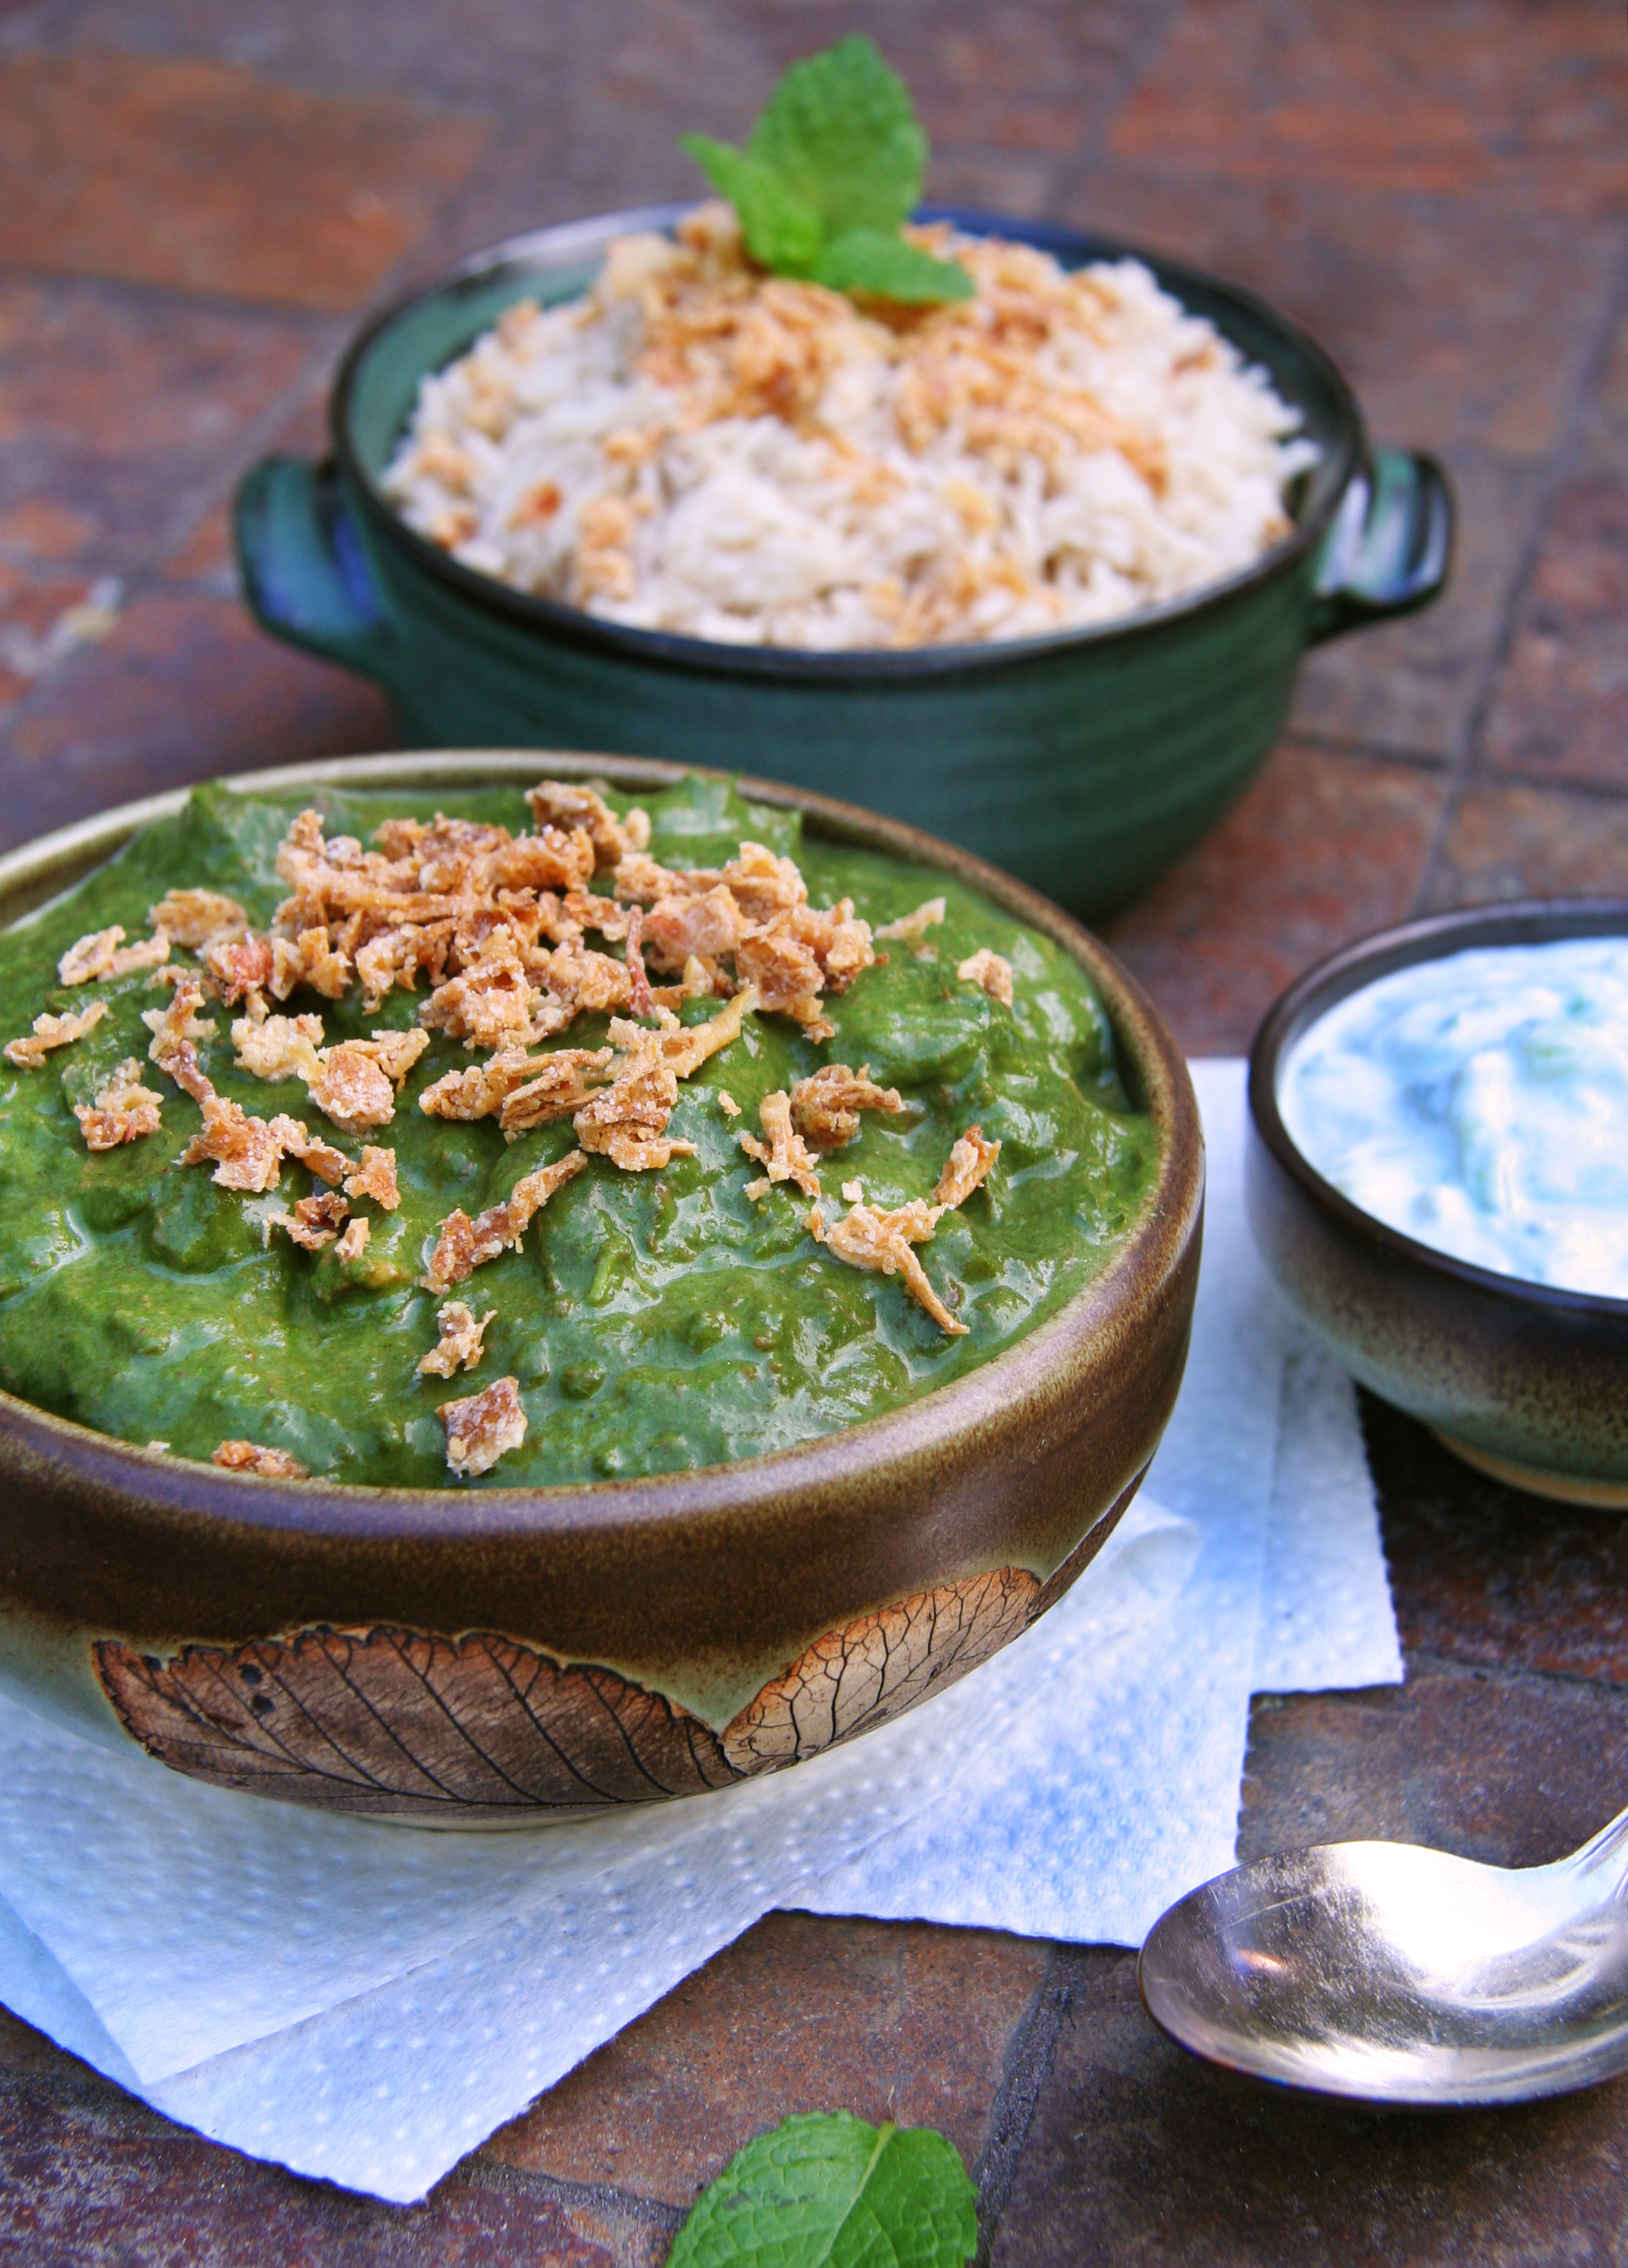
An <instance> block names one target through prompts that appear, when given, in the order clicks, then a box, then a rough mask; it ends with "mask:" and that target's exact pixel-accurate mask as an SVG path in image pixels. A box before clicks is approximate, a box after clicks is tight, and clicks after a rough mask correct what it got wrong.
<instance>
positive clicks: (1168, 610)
mask: <svg viewBox="0 0 1628 2268" xmlns="http://www.w3.org/2000/svg"><path fill="white" fill-rule="evenodd" d="M693 206H694V201H693V199H691V200H686V201H684V202H681V203H663V204H654V205H642V206H635V207H631V208H629V209H628V210H626V211H617V212H610V213H601V214H596V215H593V216H591V217H588V218H584V219H581V220H575V221H565V222H561V223H559V224H556V225H554V226H552V227H548V228H542V229H534V230H532V231H530V232H527V233H525V234H524V235H520V236H513V237H508V238H505V239H503V240H502V242H501V243H498V244H495V245H491V246H488V247H486V249H484V250H482V251H480V252H474V253H471V254H466V256H465V257H464V258H463V259H461V260H459V261H457V262H456V263H455V264H454V265H453V266H452V267H451V268H450V269H446V270H444V272H443V273H442V274H441V275H440V276H436V277H433V278H432V279H431V280H429V282H427V283H421V284H414V285H413V286H412V287H411V288H409V289H408V290H407V291H403V292H402V293H400V295H399V296H398V297H397V298H394V299H392V300H391V301H389V302H388V303H387V304H386V305H385V306H383V307H382V308H380V309H379V311H378V313H376V314H374V315H372V316H370V317H369V318H368V320H366V321H365V322H364V323H363V326H362V328H361V329H360V330H358V331H357V333H356V335H355V336H354V337H353V338H352V340H351V342H350V343H349V344H348V347H347V348H346V350H345V353H344V356H343V357H342V359H341V363H340V365H339V370H338V372H337V374H336V376H335V378H334V386H333V389H332V392H331V394H330V396H329V401H328V426H329V432H330V435H331V438H332V442H333V448H334V458H335V460H336V461H337V463H338V465H339V467H340V469H341V473H342V474H343V475H344V478H345V480H346V482H347V484H348V488H349V490H350V491H351V493H352V494H353V495H354V496H356V497H357V498H358V499H359V501H360V503H361V505H362V508H363V512H364V514H365V516H366V518H367V519H368V520H369V522H370V525H371V526H372V527H374V529H375V530H376V531H377V532H378V534H379V535H380V536H381V538H382V539H383V540H385V541H386V542H387V543H390V544H392V545H394V546H395V547H396V548H397V549H400V550H401V551H403V552H404V553H405V554H406V555H407V557H408V558H409V559H411V560H412V561H413V562H414V564H415V565H416V566H417V567H419V568H420V569H421V570H422V571H423V572H425V573H427V574H429V576H430V577H431V578H434V579H435V580H436V581H438V582H440V583H442V584H444V585H447V586H449V587H450V588H451V590H453V591H455V592H456V593H458V594H459V595H460V596H461V597H463V598H466V599H468V600H472V601H473V602H475V603H477V604H478V605H480V606H481V607H482V608H486V609H488V610H489V611H495V612H496V613H498V614H501V615H510V616H511V617H513V618H514V619H516V620H517V621H519V622H524V623H525V624H526V625H527V626H528V627H529V628H530V629H532V630H541V631H546V632H547V633H548V634H549V635H550V636H551V637H554V638H555V639H558V640H561V641H563V642H564V643H567V644H573V645H576V646H583V647H587V648H590V649H592V650H596V651H607V650H608V651H610V652H619V653H622V654H625V655H626V656H627V658H628V659H634V660H637V661H639V662H641V663H642V664H644V665H645V666H657V667H667V668H671V669H678V670H693V671H705V672H708V673H709V674H720V673H721V674H724V675H746V676H759V677H760V676H767V677H770V678H780V679H788V680H791V681H797V682H808V683H812V684H831V683H843V682H849V681H857V682H862V683H872V682H876V681H891V680H894V679H901V680H905V681H913V680H915V679H918V678H924V677H925V678H931V677H939V676H944V675H958V674H965V673H969V672H982V671H986V670H999V669H1002V668H1006V669H1010V668H1013V667H1016V666H1022V665H1023V664H1024V663H1030V662H1034V661H1037V660H1044V659H1048V658H1050V657H1052V656H1054V655H1059V654H1066V653H1071V652H1074V651H1076V650H1081V649H1088V650H1089V649H1094V648H1096V647H1098V646H1101V645H1104V644H1112V643H1113V642H1114V641H1115V640H1118V639H1122V638H1131V639H1135V638H1140V637H1148V636H1151V635H1154V634H1156V633H1157V632H1159V631H1161V630H1163V629H1164V628H1165V627H1166V626H1167V625H1168V624H1170V623H1172V622H1184V621H1186V620H1188V619H1189V618H1191V617H1195V616H1198V615H1203V614H1204V613H1205V612H1206V610H1208V609H1211V608H1221V607H1224V606H1225V605H1226V604H1227V602H1228V600H1231V599H1233V598H1236V596H1237V595H1238V594H1239V593H1242V592H1243V591H1246V590H1248V589H1250V588H1251V587H1253V586H1256V585H1266V584H1269V583H1271V582H1273V581H1275V580H1276V579H1277V578H1279V577H1280V576H1281V575H1284V574H1287V572H1288V571H1290V570H1291V569H1292V568H1294V566H1295V565H1296V563H1298V562H1299V561H1300V560H1301V559H1302V557H1303V556H1305V554H1306V553H1307V552H1308V551H1309V550H1311V549H1313V548H1314V547H1316V545H1317V544H1319V543H1321V542H1322V541H1323V540H1324V537H1325V536H1326V535H1327V534H1328V532H1329V530H1330V528H1331V527H1332V526H1333V524H1334V521H1335V519H1336V517H1337V515H1338V512H1339V509H1340V506H1341V504H1342V503H1343V502H1344V500H1345V497H1346V492H1347V491H1348V490H1349V489H1350V486H1351V482H1352V480H1353V476H1354V475H1355V474H1356V473H1357V471H1358V469H1359V468H1360V465H1361V463H1362V462H1363V460H1364V459H1365V456H1366V453H1367V442H1366V438H1365V436H1364V432H1363V426H1362V416H1361V412H1360V409H1359V408H1358V405H1357V400H1356V396H1355V394H1353V391H1352V388H1351V386H1350V384H1349V382H1348V381H1347V379H1346V376H1345V374H1344V372H1342V371H1341V370H1340V369H1339V367H1338V365H1337V364H1336V363H1335V361H1334V360H1333V358H1332V357H1331V355H1330V354H1329V353H1328V351H1327V350H1326V349H1325V348H1324V347H1322V346H1320V345H1319V344H1318V342H1316V339H1314V338H1313V337H1312V336H1311V335H1310V334H1309V332H1306V331H1304V330H1302V328H1300V326H1299V325H1298V324H1296V323H1293V322H1291V321H1290V320H1288V318H1287V316H1284V315H1281V314H1280V313H1278V311H1277V310H1276V308H1274V307H1272V306H1268V305H1267V303H1266V302H1265V300H1264V299H1261V298H1257V296H1256V295H1255V294H1254V293H1253V292H1252V291H1248V290H1246V289H1245V288H1244V287H1243V285H1241V284H1232V283H1229V282H1228V281H1227V280H1226V279H1225V278H1223V277H1221V276H1215V275H1213V274H1211V273H1210V272H1208V271H1207V270H1206V269H1199V268H1194V267H1192V266H1191V265H1189V264H1188V263H1187V262H1186V261H1179V260H1172V259H1170V258H1168V257H1167V256H1166V255H1165V254H1162V253H1158V252H1153V251H1150V250H1148V248H1147V247H1144V246H1141V245H1140V244H1133V243H1129V242H1126V240H1125V239H1121V238H1118V237H1113V236H1099V235H1097V234H1096V233H1095V232H1091V231H1089V230H1083V229H1072V228H1066V227H1063V226H1061V225H1059V224H1057V223H1055V222H1051V221H1031V220H1025V219H1023V218H1021V217H1018V216H1016V215H1015V214H1010V213H995V212H988V211H985V210H981V209H979V208H976V207H972V206H962V205H943V204H932V205H923V206H922V207H921V209H920V217H921V218H922V219H923V220H928V221H933V220H948V221H950V222H951V223H952V224H953V225H956V226H957V227H958V228H963V229H965V230H966V231H967V232H968V233H969V234H972V235H980V236H988V235H995V234H998V233H1000V232H1001V231H1005V232H1008V233H1010V234H1012V235H1015V236H1016V238H1017V239H1019V240H1020V241H1021V242H1023V243H1025V244H1032V245H1035V246H1037V247H1039V248H1041V249H1043V250H1047V251H1052V252H1059V253H1079V254H1083V255H1084V256H1086V257H1093V256H1095V257H1102V258H1106V259H1132V260H1140V261H1142V262H1143V263H1144V264H1145V265H1146V266H1147V267H1148V268H1150V269H1152V270H1153V272H1154V274H1155V276H1157V277H1158V279H1159V281H1160V283H1161V284H1168V285H1170V287H1171V288H1172V289H1174V290H1175V291H1176V293H1177V297H1178V298H1180V297H1182V294H1183V291H1184V288H1186V287H1188V286H1197V287H1198V288H1199V289H1200V290H1201V291H1204V292H1206V293H1208V294H1212V295H1214V294H1220V295H1221V297H1222V298H1225V299H1229V300H1230V301H1231V302H1232V303H1233V304H1234V306H1237V307H1239V308H1241V309H1243V310H1244V311H1245V312H1247V313H1249V314H1250V315H1251V316H1252V317H1253V318H1254V319H1255V320H1256V321H1257V322H1258V323H1260V324H1262V325H1264V326H1265V328H1267V329H1269V330H1271V331H1273V332H1275V333H1276V334H1277V335H1278V336H1279V338H1280V339H1281V340H1283V341H1285V342H1287V344H1289V345H1290V346H1292V347H1293V348H1294V349H1295V350H1297V351H1298V352H1299V353H1300V354H1301V355H1302V356H1303V357H1305V358H1306V360H1307V361H1308V362H1309V363H1310V364H1312V365H1314V367H1315V368H1316V371H1317V372H1318V374H1319V376H1320V377H1321V379H1323V381H1324V384H1325V385H1326V387H1328V389H1329V392H1330V394H1331V397H1332V399H1333V401H1334V404H1335V408H1336V411H1337V417H1338V440H1337V442H1336V445H1335V446H1334V447H1333V449H1332V450H1331V452H1330V453H1329V455H1328V457H1327V459H1326V460H1325V462H1324V464H1320V465H1317V466H1314V467H1312V468H1309V469H1310V472H1311V475H1312V478H1313V481H1314V482H1315V483H1316V487H1317V489H1318V490H1319V491H1320V493H1318V494H1317V496H1316V502H1315V504H1314V505H1313V507H1312V508H1311V509H1310V510H1309V511H1308V512H1307V513H1306V515H1305V517H1304V518H1303V519H1299V520H1297V521H1296V522H1295V524H1294V527H1292V528H1291V530H1290V532H1289V534H1287V535H1285V536H1283V537H1280V540H1279V541H1277V542H1276V543H1274V544H1272V545H1271V546H1270V547H1269V549H1266V550H1265V551H1264V552H1263V553H1262V554H1261V556H1260V557H1259V558H1258V559H1257V560H1255V561H1254V562H1253V563H1252V564H1251V565H1250V566H1248V567H1245V568H1243V569H1241V570H1240V571H1238V572H1237V573H1236V574H1233V575H1228V576H1227V577H1225V578H1223V579H1222V580H1221V581H1220V582H1215V583H1206V584H1203V585H1200V586H1199V588H1198V589H1197V590H1195V591H1192V592H1189V593H1186V594H1184V596H1182V597H1180V598H1176V599H1168V600H1162V602H1161V603H1160V604H1158V605H1156V606H1152V607H1143V608H1138V610H1137V611H1136V612H1135V613H1134V614H1129V615H1118V616H1116V617H1112V618H1111V619H1110V620H1108V621H1107V622H1088V623H1083V624H1081V625H1080V626H1078V627H1077V628H1075V629H1073V630H1053V631H1050V632H1047V633H1046V634H1045V636H1043V637H1025V638H1001V639H996V640H990V641H986V642H985V643H984V644H975V645H929V646H913V647H911V648H909V649H907V650H906V651H904V652H895V651H892V650H891V649H888V648H878V647H859V648H849V649H843V650H840V651H837V652H812V651H810V650H809V649H807V648H803V647H796V646H749V645H741V646H737V645H731V644H729V643H728V642H727V641H725V640H723V639H715V638H699V637H687V636H685V635H683V634H681V633H679V632H678V631H674V630H640V629H637V628H635V627H634V626H633V625H632V624H630V623H626V622H608V621H605V620H604V619H603V618H602V617H600V616H598V615H590V614H587V613H585V612H584V611H583V609H582V608H577V607H567V606H562V605H561V604H560V603H559V601H558V600H553V599H540V598H538V597H536V596H534V595H533V594H532V593H530V592H527V591H517V590H515V589H513V588H512V587H511V586H510V585H509V584H507V583H504V582H502V581H500V580H499V578H497V577H496V576H495V575H485V574H481V573H480V572H478V571H476V570H475V569H474V568H472V567H466V566H464V565H463V564H462V563H461V562H459V561H458V560H456V559H454V558H452V557H451V555H450V554H449V553H447V552H445V551H444V550H443V549H441V547H440V545H439V544H436V543H431V542H430V541H429V539H428V537H426V536H422V535H420V534H418V533H417V531H416V530H415V529H414V528H411V527H408V526H407V522H406V520H405V519H403V518H402V517H401V515H400V512H397V511H395V510H394V508H393V507H392V505H391V504H389V503H388V502H387V501H386V499H385V497H384V496H383V495H382V493H381V492H380V490H379V489H378V484H377V483H376V482H375V481H374V480H373V478H372V476H371V475H370V473H369V472H368V471H367V469H366V468H365V467H364V466H363V463H362V460H361V458H360V456H359V454H358V453H357V451H356V446H355V444H354V442H353V440H352V438H351V433H350V413H351V405H352V399H353V396H354V394H355V393H356V387H357V386H358V384H359V381H360V376H361V372H362V366H363V363H364V362H365V360H366V358H367V357H368V355H369V354H370V351H371V350H372V348H373V346H374V344H375V343H376V342H377V341H378V339H379V338H381V337H382V336H383V335H384V334H385V332H386V331H387V330H389V329H391V328H392V326H393V325H395V324H396V323H397V322H399V321H400V320H402V319H403V318H404V317H406V316H407V315H408V314H410V313H413V311H414V309H416V308H418V307H421V306H423V305H425V304H426V303H427V302H429V301H430V300H432V299H436V298H442V297H444V295H446V294H447V293H449V292H451V291H456V290H458V288H459V287H461V286H463V285H465V284H473V282H475V281H476V280H477V279H479V278H480V277H482V276H489V275H491V274H493V273H494V272H495V271H496V270H497V269H501V268H503V267H505V266H509V265H515V266H518V265H521V264H523V263H524V261H526V260H527V259H529V258H535V257H536V256H537V255H538V254H540V253H542V252H543V251H545V250H546V248H548V247H550V246H553V247H561V248H562V247H565V246H566V245H568V243H569V242H570V240H571V239H573V238H574V237H578V238H581V239H583V241H584V243H591V242H594V241H597V240H598V239H600V238H601V237H603V236H605V235H610V234H619V233H622V232H627V231H629V230H632V229H635V228H669V227H671V225H673V223H674V222H675V221H676V220H677V219H678V218H679V217H681V216H682V215H683V214H685V213H686V212H689V211H691V210H693Z"/></svg>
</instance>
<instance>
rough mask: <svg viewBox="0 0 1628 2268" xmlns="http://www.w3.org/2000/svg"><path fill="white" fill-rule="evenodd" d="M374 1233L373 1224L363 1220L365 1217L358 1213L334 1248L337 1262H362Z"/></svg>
mask: <svg viewBox="0 0 1628 2268" xmlns="http://www.w3.org/2000/svg"><path fill="white" fill-rule="evenodd" d="M372 1233H373V1225H372V1223H371V1222H370V1221H369V1220H365V1219H363V1216H362V1215H361V1214H360V1213H357V1214H356V1216H355V1217H354V1219H352V1220H350V1221H349V1223H348V1225H347V1226H346V1229H345V1233H344V1234H343V1235H342V1236H341V1238H340V1241H339V1242H338V1243H337V1244H336V1245H335V1246H334V1258H335V1260H344V1261H350V1260H360V1259H361V1257H362V1256H363V1253H364V1252H365V1251H366V1249H367V1241H368V1239H369V1237H370V1235H371V1234H372Z"/></svg>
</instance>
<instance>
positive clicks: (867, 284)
mask: <svg viewBox="0 0 1628 2268" xmlns="http://www.w3.org/2000/svg"><path fill="white" fill-rule="evenodd" d="M814 280H815V282H816V283H817V284H828V285H829V286H830V288H831V289H832V291H856V292H860V293H862V294H863V295H864V296H865V297H867V298H872V299H897V300H900V301H902V302H904V303H905V304H906V305H907V306H909V305H923V304H925V303H927V302H929V301H932V300H935V299H970V298H972V290H973V285H972V277H971V276H969V275H968V274H967V272H966V270H965V269H964V268H963V267H961V266H960V265H959V263H958V262H957V261H953V260H935V258H934V257H933V254H931V253H930V252H923V251H922V250H921V248H920V246H919V245H915V244H906V241H905V239H904V238H903V237H902V236H889V235H887V234H886V233H885V232H884V231H883V230H881V229H879V228H851V229H849V230H848V231H847V232H846V234H844V235H842V236H840V237H838V238H837V239H836V241H835V242H834V243H832V244H828V245H827V246H826V247H825V250H824V251H823V252H822V253H821V254H820V255H819V257H818V260H817V261H815V263H814Z"/></svg>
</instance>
